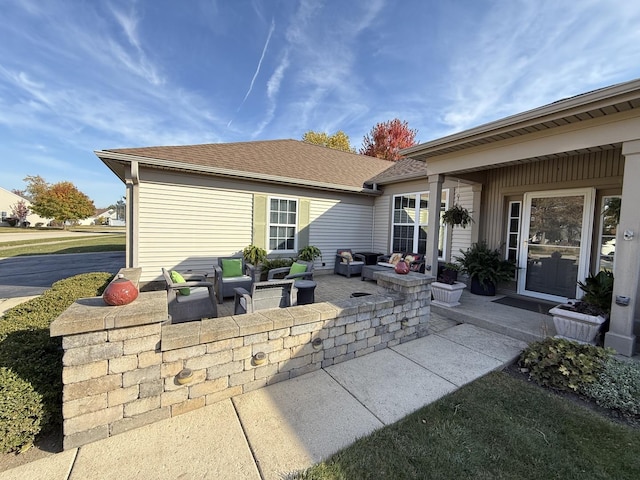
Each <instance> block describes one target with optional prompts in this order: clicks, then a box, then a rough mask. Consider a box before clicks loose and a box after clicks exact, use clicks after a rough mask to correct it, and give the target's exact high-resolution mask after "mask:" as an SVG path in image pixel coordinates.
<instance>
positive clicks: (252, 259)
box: [242, 245, 267, 281]
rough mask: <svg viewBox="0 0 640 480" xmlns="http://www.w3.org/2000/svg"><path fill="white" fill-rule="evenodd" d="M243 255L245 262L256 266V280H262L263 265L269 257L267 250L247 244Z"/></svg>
mask: <svg viewBox="0 0 640 480" xmlns="http://www.w3.org/2000/svg"><path fill="white" fill-rule="evenodd" d="M242 256H243V257H244V261H245V262H247V263H250V264H252V265H253V266H254V267H255V270H254V280H255V281H260V276H261V274H262V267H263V264H264V262H265V260H266V259H267V251H266V250H265V249H264V248H261V247H258V246H256V245H247V246H246V247H244V249H243V250H242Z"/></svg>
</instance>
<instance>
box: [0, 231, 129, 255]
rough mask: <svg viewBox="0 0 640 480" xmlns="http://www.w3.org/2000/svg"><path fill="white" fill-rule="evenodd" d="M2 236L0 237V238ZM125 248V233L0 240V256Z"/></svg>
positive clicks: (106, 250) (109, 250) (107, 250)
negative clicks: (10, 240)
mask: <svg viewBox="0 0 640 480" xmlns="http://www.w3.org/2000/svg"><path fill="white" fill-rule="evenodd" d="M1 238H2V237H0V239H1ZM124 250H125V234H124V233H119V234H115V235H87V236H80V237H57V238H34V239H32V240H20V241H12V242H0V257H18V256H24V255H55V254H62V253H88V252H113V251H124Z"/></svg>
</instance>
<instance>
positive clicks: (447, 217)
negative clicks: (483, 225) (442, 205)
mask: <svg viewBox="0 0 640 480" xmlns="http://www.w3.org/2000/svg"><path fill="white" fill-rule="evenodd" d="M471 222H473V218H471V214H470V213H469V210H467V209H466V208H464V207H462V206H460V205H458V204H457V203H456V204H455V205H453V206H452V207H451V208H449V209H448V210H447V211H445V212H444V213H443V214H442V223H444V224H445V225H451V226H452V227H453V226H456V225H459V226H461V227H462V228H466V227H467V225H469V224H471Z"/></svg>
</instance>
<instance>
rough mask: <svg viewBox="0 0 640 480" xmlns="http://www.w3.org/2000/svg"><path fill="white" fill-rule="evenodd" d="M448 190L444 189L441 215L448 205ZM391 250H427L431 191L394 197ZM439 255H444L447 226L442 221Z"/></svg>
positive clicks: (415, 251)
mask: <svg viewBox="0 0 640 480" xmlns="http://www.w3.org/2000/svg"><path fill="white" fill-rule="evenodd" d="M447 198H448V190H443V191H442V201H441V204H440V216H441V217H442V213H443V212H444V211H445V210H446V207H447ZM392 222H393V224H392V228H391V250H392V251H393V252H413V253H422V254H425V253H426V252H427V227H428V225H429V192H419V193H405V194H403V195H394V197H393V219H392ZM440 225H441V227H440V238H439V245H438V255H439V256H440V257H441V258H442V257H443V255H444V253H445V252H444V239H445V238H446V237H445V228H446V227H445V226H444V225H442V222H440Z"/></svg>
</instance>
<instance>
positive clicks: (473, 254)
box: [455, 241, 516, 296]
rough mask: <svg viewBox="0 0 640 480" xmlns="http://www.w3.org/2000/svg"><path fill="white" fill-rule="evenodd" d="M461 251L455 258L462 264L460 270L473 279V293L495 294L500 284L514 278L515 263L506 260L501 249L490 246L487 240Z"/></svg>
mask: <svg viewBox="0 0 640 480" xmlns="http://www.w3.org/2000/svg"><path fill="white" fill-rule="evenodd" d="M460 252H461V253H462V256H459V257H455V259H456V261H457V262H458V263H459V264H460V272H462V273H464V274H466V275H468V276H469V278H470V280H471V285H470V291H471V293H474V294H476V295H488V296H493V295H495V294H496V286H497V285H498V284H500V283H502V282H508V281H509V280H512V279H513V276H514V274H515V271H516V265H515V263H513V262H511V261H509V260H505V259H504V257H503V255H502V252H500V250H498V249H491V248H489V247H488V246H487V243H486V242H484V241H483V242H478V243H474V244H473V245H472V246H471V247H470V248H468V249H467V250H466V251H464V250H460Z"/></svg>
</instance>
